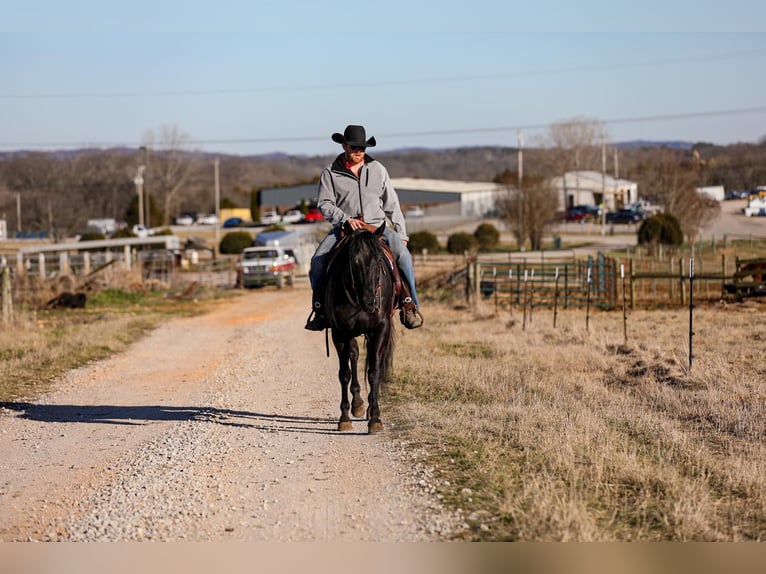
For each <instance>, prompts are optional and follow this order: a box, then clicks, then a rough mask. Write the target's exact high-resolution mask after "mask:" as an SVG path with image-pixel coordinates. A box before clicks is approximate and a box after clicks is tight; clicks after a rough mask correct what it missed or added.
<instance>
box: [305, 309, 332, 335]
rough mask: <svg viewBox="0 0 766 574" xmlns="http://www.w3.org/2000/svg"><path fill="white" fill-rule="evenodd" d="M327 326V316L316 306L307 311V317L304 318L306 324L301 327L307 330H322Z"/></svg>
mask: <svg viewBox="0 0 766 574" xmlns="http://www.w3.org/2000/svg"><path fill="white" fill-rule="evenodd" d="M327 327H328V325H327V318H326V317H325V316H324V313H322V311H321V309H320V308H319V307H316V308H314V309H312V310H311V313H309V318H308V319H307V320H306V325H305V327H303V328H304V329H306V330H308V331H324V330H325V329H327Z"/></svg>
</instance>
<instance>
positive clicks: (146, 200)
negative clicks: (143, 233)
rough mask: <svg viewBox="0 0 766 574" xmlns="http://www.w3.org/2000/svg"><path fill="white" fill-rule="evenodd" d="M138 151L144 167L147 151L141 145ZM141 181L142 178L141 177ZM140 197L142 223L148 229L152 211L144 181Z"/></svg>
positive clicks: (150, 224) (150, 223)
mask: <svg viewBox="0 0 766 574" xmlns="http://www.w3.org/2000/svg"><path fill="white" fill-rule="evenodd" d="M139 149H140V150H141V160H142V162H141V163H142V164H143V166H146V151H147V149H146V146H145V145H142V146H141V147H140V148H139ZM144 170H146V167H144ZM142 179H144V178H143V177H142ZM141 195H143V199H144V209H145V210H146V214H145V216H144V218H143V223H144V224H145V225H146V228H147V229H149V228H150V227H151V226H152V218H151V213H152V210H151V206H150V205H149V193H148V191H147V189H146V180H145V179H144V182H143V184H142V186H141Z"/></svg>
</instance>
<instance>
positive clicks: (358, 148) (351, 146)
mask: <svg viewBox="0 0 766 574" xmlns="http://www.w3.org/2000/svg"><path fill="white" fill-rule="evenodd" d="M348 147H349V149H351V151H364V150H366V149H367V148H366V147H364V146H358V145H350V146H348Z"/></svg>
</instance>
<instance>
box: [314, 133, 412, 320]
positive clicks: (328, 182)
mask: <svg viewBox="0 0 766 574" xmlns="http://www.w3.org/2000/svg"><path fill="white" fill-rule="evenodd" d="M332 140H333V141H334V142H336V143H339V144H341V146H342V147H343V153H342V154H340V155H339V156H338V157H336V158H335V161H333V163H332V164H330V165H329V166H327V167H326V168H325V169H324V170H323V171H322V175H321V177H320V180H319V193H318V196H317V207H318V208H319V210H320V211H321V212H322V215H323V216H324V218H325V219H326V220H327V221H329V222H330V223H331V224H332V226H333V228H332V229H331V230H330V232H329V233H328V234H327V236H326V237H325V238H324V239H323V240H322V241H321V242H320V243H319V246H318V247H317V249H316V252H315V253H314V255H313V257H312V258H311V268H310V270H309V281H310V282H311V288H312V290H313V294H312V313H311V314H310V315H309V319H308V321H307V322H306V327H305V328H306V329H308V330H310V331H322V330H324V329H326V328H327V326H328V325H327V319H326V316H325V311H324V309H323V304H324V301H323V297H324V286H325V273H326V270H327V256H328V254H329V253H330V251H331V250H332V248H333V246H334V245H335V244H336V243H337V242H338V240H339V239H340V235H341V233H342V232H343V228H344V226H345V227H347V228H350V229H351V230H356V229H362V228H364V227H367V226H369V225H373V226H375V227H378V226H380V225H384V224H385V223H386V218H388V219H389V220H390V221H391V223H392V224H393V228H392V227H389V226H386V228H385V231H384V238H385V240H386V241H387V242H388V245H389V247H390V248H391V252H392V253H393V255H394V258H395V259H396V263H397V265H398V267H399V269H400V271H401V274H402V276H403V277H404V282H403V284H402V294H401V295H400V297H399V309H400V312H399V317H400V320H401V322H402V324H403V325H404V326H405V327H407V328H408V329H416V328H418V327H420V326H421V325H422V324H423V316H422V315H421V314H420V311H419V305H418V296H417V292H416V290H415V269H414V267H413V263H412V255H411V254H410V252H409V249H407V241H408V239H409V237H408V235H407V228H406V225H405V223H404V215H403V214H402V209H401V207H400V205H399V196H398V195H397V193H396V190H395V189H394V187H393V185H391V179H390V177H389V175H388V170H386V168H385V167H384V166H383V164H381V163H380V162H379V161H377V160H376V159H374V158H373V157H371V156H369V155H368V154H367V153H366V150H367V148H368V147H374V146H375V138H374V137H371V138H369V139H367V133H366V131H365V129H364V126H357V125H349V126H346V129H345V131H344V132H343V133H342V134H340V133H334V134H332Z"/></svg>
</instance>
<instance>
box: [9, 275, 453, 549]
mask: <svg viewBox="0 0 766 574" xmlns="http://www.w3.org/2000/svg"><path fill="white" fill-rule="evenodd" d="M307 301H309V293H308V289H307V286H305V285H301V284H299V285H297V286H296V287H295V288H294V289H285V290H281V291H280V290H274V289H264V290H258V291H255V292H249V293H246V294H244V295H243V296H242V297H239V298H237V299H236V300H234V301H227V302H222V303H221V304H220V305H219V306H218V308H217V309H216V310H215V311H213V312H212V313H208V314H206V315H203V316H200V317H195V318H184V319H175V320H172V321H170V322H168V323H167V324H165V325H163V326H162V327H160V328H159V329H158V330H156V331H155V332H154V333H152V334H151V335H149V336H148V337H147V338H145V339H144V340H143V341H141V342H139V343H137V344H136V345H134V346H133V347H131V349H130V350H129V351H127V352H126V353H124V354H123V355H121V356H119V357H114V358H112V359H109V360H107V361H103V362H100V363H97V364H94V365H90V366H87V367H85V368H83V369H79V370H77V371H74V372H72V373H70V374H69V375H68V376H67V377H65V378H64V379H63V380H62V381H60V384H59V385H58V390H57V391H56V392H54V393H51V394H50V395H47V396H45V397H42V398H40V399H39V400H37V401H35V403H34V404H33V405H29V406H26V407H25V408H19V409H15V408H14V409H3V410H2V412H0V449H2V451H3V452H4V453H8V454H9V456H7V457H5V460H4V461H3V462H2V463H0V540H2V541H31V540H40V541H146V540H153V541H181V540H189V541H229V540H231V541H274V542H290V541H320V542H321V541H376V542H405V541H437V540H445V539H449V538H451V537H452V536H453V535H454V534H455V533H456V532H457V531H459V530H460V529H462V528H465V526H466V525H465V524H464V519H463V518H462V517H461V516H460V513H459V512H457V513H455V512H448V511H447V510H445V509H444V508H443V507H442V505H441V502H440V497H439V495H438V489H437V487H436V483H437V481H436V480H435V478H434V475H433V471H432V469H429V468H428V467H427V466H425V465H424V464H422V463H421V460H422V459H423V457H424V454H425V453H423V452H419V451H417V450H414V449H412V448H411V447H410V446H409V445H408V444H407V443H405V442H403V441H401V440H398V439H397V438H396V436H395V433H393V432H387V433H383V434H380V435H367V434H366V421H363V420H357V421H355V422H354V429H353V431H352V432H349V433H339V432H337V430H335V429H336V424H337V417H338V416H339V411H338V403H339V401H340V396H339V395H340V390H339V384H338V382H337V378H336V373H337V359H336V358H335V357H334V355H333V356H331V357H330V358H327V357H326V355H325V342H324V336H323V335H320V334H316V333H310V332H308V331H305V330H304V329H303V322H304V321H305V315H306V309H305V307H307V305H306V302H307ZM385 409H386V406H385V404H383V405H382V411H383V417H384V424H387V425H388V428H389V429H391V423H390V422H388V421H386V419H385V413H386V410H385Z"/></svg>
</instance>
